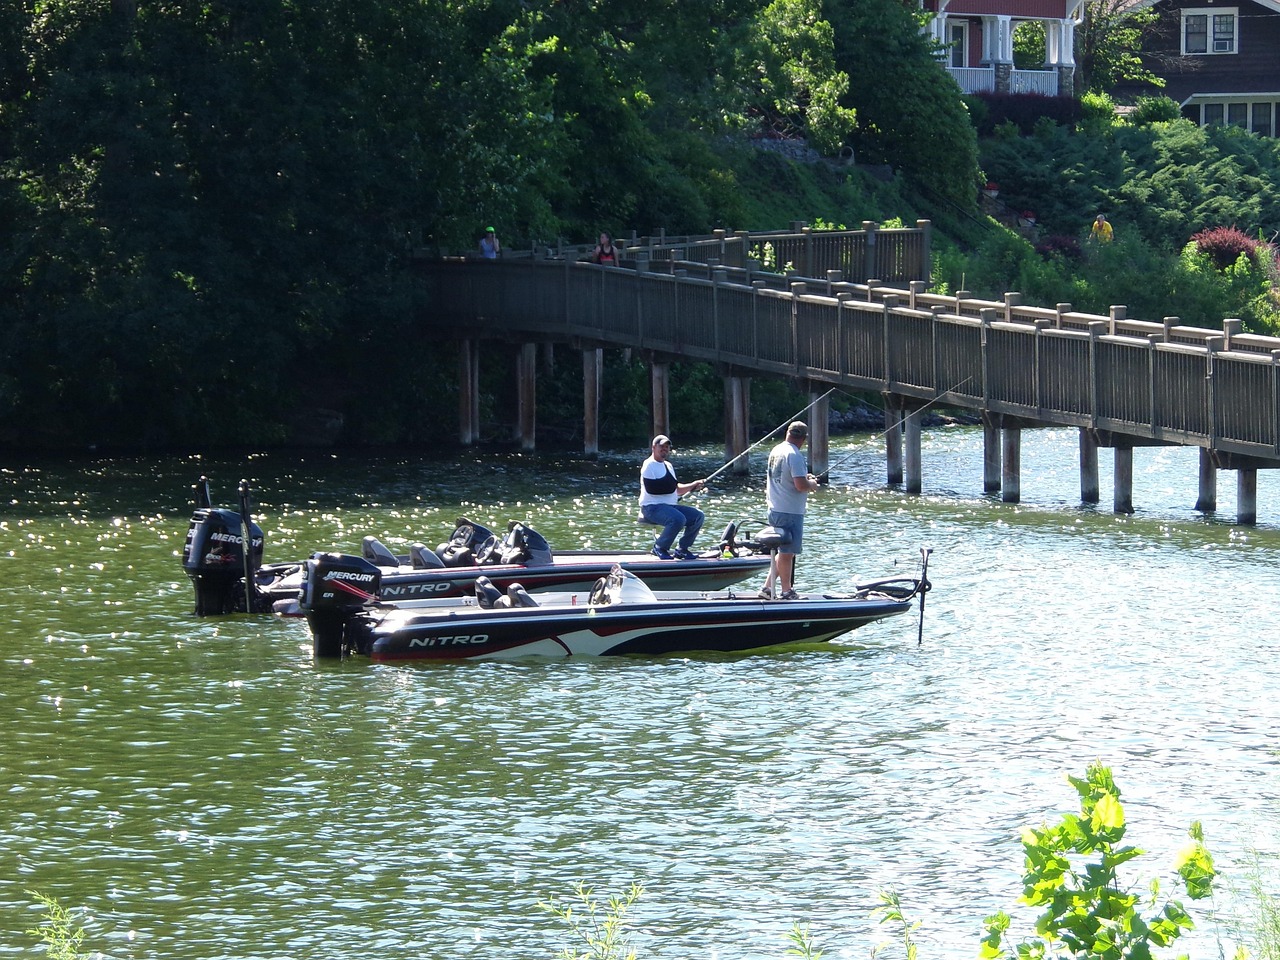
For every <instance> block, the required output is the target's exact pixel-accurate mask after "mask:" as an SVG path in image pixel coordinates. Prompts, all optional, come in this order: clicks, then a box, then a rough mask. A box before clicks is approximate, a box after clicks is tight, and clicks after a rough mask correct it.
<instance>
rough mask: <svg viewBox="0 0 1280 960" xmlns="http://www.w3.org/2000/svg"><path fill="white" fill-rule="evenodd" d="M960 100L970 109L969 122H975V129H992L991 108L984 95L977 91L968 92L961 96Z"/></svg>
mask: <svg viewBox="0 0 1280 960" xmlns="http://www.w3.org/2000/svg"><path fill="white" fill-rule="evenodd" d="M960 102H961V103H963V104H964V107H965V109H966V110H968V111H969V122H970V123H972V124H973V128H974V129H975V130H979V131H981V130H990V129H991V110H990V109H989V108H988V107H987V102H986V101H985V100H983V99H982V97H980V96H978V95H977V94H976V93H966V94H965V95H964V96H962V97H961V98H960Z"/></svg>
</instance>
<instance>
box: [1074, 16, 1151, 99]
mask: <svg viewBox="0 0 1280 960" xmlns="http://www.w3.org/2000/svg"><path fill="white" fill-rule="evenodd" d="M1157 24H1158V18H1157V14H1156V9H1155V7H1154V6H1146V7H1143V6H1137V7H1135V6H1134V4H1133V3H1132V0H1086V2H1085V5H1084V20H1083V22H1082V23H1081V24H1080V25H1079V26H1078V27H1077V28H1076V31H1075V38H1076V42H1075V54H1076V84H1077V93H1080V92H1082V91H1085V90H1094V91H1099V92H1105V91H1108V90H1110V89H1111V88H1112V87H1114V86H1115V85H1116V84H1118V83H1120V82H1122V81H1132V82H1137V83H1147V84H1151V85H1152V86H1155V87H1163V86H1164V80H1162V79H1161V78H1160V77H1157V76H1156V75H1155V74H1154V73H1152V72H1151V71H1150V70H1149V69H1148V68H1147V67H1146V66H1145V65H1144V63H1143V61H1142V58H1141V56H1140V55H1139V54H1140V51H1141V50H1142V42H1143V39H1144V38H1145V37H1146V36H1147V35H1149V34H1150V33H1151V32H1152V31H1153V30H1154V29H1156V26H1157Z"/></svg>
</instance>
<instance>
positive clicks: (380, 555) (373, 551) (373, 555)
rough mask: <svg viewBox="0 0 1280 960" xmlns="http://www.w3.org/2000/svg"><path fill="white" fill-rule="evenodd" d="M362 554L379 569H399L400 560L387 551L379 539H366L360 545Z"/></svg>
mask: <svg viewBox="0 0 1280 960" xmlns="http://www.w3.org/2000/svg"><path fill="white" fill-rule="evenodd" d="M360 552H361V553H362V554H363V555H364V558H365V559H366V560H368V561H369V562H370V563H372V564H373V565H374V566H378V567H398V566H400V558H399V557H397V556H396V555H395V554H394V553H392V552H391V551H390V550H388V549H387V547H386V544H384V543H383V542H382V541H381V540H379V539H378V538H377V537H365V538H364V540H362V541H361V544H360Z"/></svg>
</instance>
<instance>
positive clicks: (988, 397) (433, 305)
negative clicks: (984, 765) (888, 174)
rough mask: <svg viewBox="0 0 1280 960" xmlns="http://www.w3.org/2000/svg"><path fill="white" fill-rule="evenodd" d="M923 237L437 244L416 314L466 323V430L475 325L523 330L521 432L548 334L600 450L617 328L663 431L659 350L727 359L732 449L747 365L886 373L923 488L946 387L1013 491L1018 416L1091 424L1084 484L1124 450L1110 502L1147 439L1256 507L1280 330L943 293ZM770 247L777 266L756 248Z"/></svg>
mask: <svg viewBox="0 0 1280 960" xmlns="http://www.w3.org/2000/svg"><path fill="white" fill-rule="evenodd" d="M859 234H861V235H860V236H859ZM928 238H929V231H928V224H927V223H925V222H922V223H920V224H918V225H917V227H916V228H913V229H910V230H901V231H893V230H876V229H875V226H874V225H864V230H863V231H846V232H843V233H841V234H839V235H836V234H831V233H827V234H824V233H820V232H816V231H808V230H804V231H799V232H790V233H786V234H777V235H771V239H768V240H765V239H761V235H741V234H725V233H723V232H721V233H720V234H718V235H717V236H715V237H711V238H702V239H700V240H696V241H692V240H691V241H685V245H683V246H681V245H679V241H677V242H676V243H675V244H672V245H665V246H664V245H663V244H654V243H653V242H651V241H650V242H646V243H641V244H637V245H636V246H632V247H630V248H628V251H627V253H628V257H629V259H628V260H626V261H624V264H623V266H621V267H599V266H595V265H593V264H588V263H583V262H579V261H577V260H575V259H571V258H566V257H556V258H545V257H538V256H526V257H523V258H511V259H506V260H503V261H499V262H492V261H490V262H485V263H479V262H476V261H473V260H449V259H437V260H424V261H422V262H421V263H420V264H419V268H420V270H421V274H422V277H423V278H424V280H425V282H426V284H427V286H428V295H427V299H426V303H427V304H429V307H428V308H427V309H425V310H424V311H423V316H422V319H423V322H424V323H428V324H430V325H431V326H432V327H433V328H434V329H436V330H437V331H440V332H442V333H443V332H445V331H451V333H449V334H447V335H449V336H451V337H453V338H454V339H458V340H460V341H461V348H460V374H461V383H462V386H463V390H462V395H463V402H462V406H461V417H462V424H463V425H462V430H461V435H462V439H463V441H464V442H470V441H472V440H474V439H475V431H476V428H477V424H476V423H475V420H474V419H473V418H472V416H471V413H472V411H473V410H474V408H475V406H476V404H475V401H474V399H473V398H472V395H473V393H474V390H475V389H476V388H475V383H476V378H477V377H476V375H477V366H476V365H477V364H478V351H477V350H476V348H475V345H474V342H475V340H476V339H477V338H501V339H503V340H506V341H508V342H517V343H520V344H523V346H522V347H521V352H520V354H519V362H518V368H519V370H520V379H521V388H520V407H521V410H520V438H521V442H522V443H524V444H525V445H526V446H527V447H530V448H531V447H532V445H533V432H534V419H533V397H534V393H533V391H534V386H533V380H534V378H535V376H536V374H535V367H536V365H535V363H534V359H535V358H536V345H537V343H538V342H539V341H549V342H566V343H571V344H573V345H574V346H576V347H578V348H579V349H581V350H582V351H583V370H584V398H585V403H584V407H585V411H586V412H585V416H584V427H585V429H584V437H585V438H586V445H587V449H588V451H589V452H591V451H592V450H593V444H594V443H595V436H594V431H595V426H594V422H595V411H594V409H593V404H598V397H599V382H598V381H599V370H600V368H601V364H600V351H601V350H602V349H603V348H605V347H622V348H628V349H633V350H639V351H642V352H643V354H644V355H645V356H646V357H647V358H649V360H650V362H651V364H652V366H653V369H654V427H655V429H654V432H655V433H657V432H669V430H668V427H669V424H668V423H667V419H666V418H667V411H666V383H665V365H666V364H667V363H669V362H670V361H671V360H672V359H684V360H700V361H706V362H709V363H712V364H715V365H717V367H718V369H720V370H721V372H722V373H723V375H724V378H725V390H726V400H725V404H726V452H727V454H728V455H729V456H735V455H737V454H738V453H740V452H741V451H742V450H743V449H745V448H746V446H747V445H748V439H747V435H746V431H747V427H748V424H749V421H748V419H747V407H748V405H749V380H750V378H751V377H753V376H771V377H784V378H789V379H792V380H795V381H797V382H800V383H801V384H804V385H806V387H807V388H808V389H809V390H810V391H811V393H812V395H813V396H814V397H815V398H817V397H818V396H819V395H820V394H824V396H825V393H824V392H825V391H827V390H828V388H830V387H833V386H834V387H840V388H843V389H845V390H848V391H861V392H876V393H880V394H881V395H882V396H883V398H884V402H885V406H886V408H887V410H888V413H887V416H886V431H885V439H886V448H887V458H888V479H889V482H891V483H901V484H903V486H904V487H905V489H906V490H908V491H914V492H918V491H919V490H920V482H921V464H920V454H919V429H920V421H921V419H922V415H921V411H922V408H923V407H925V406H933V405H943V406H947V407H952V408H965V409H970V410H973V411H976V412H977V413H978V414H979V415H980V416H981V418H982V422H983V424H984V427H985V436H986V444H985V448H984V449H985V456H984V478H983V483H984V489H985V490H986V491H988V492H993V491H1000V492H1001V494H1002V496H1003V498H1004V499H1005V500H1008V501H1011V502H1016V501H1017V500H1018V499H1019V497H1020V488H1019V483H1020V481H1019V459H1020V437H1021V431H1022V430H1023V429H1024V428H1028V427H1036V426H1045V425H1057V426H1071V427H1076V428H1079V430H1080V473H1081V498H1082V500H1084V501H1085V502H1096V501H1097V500H1098V487H1099V485H1098V467H1097V451H1098V448H1100V447H1103V448H1111V449H1113V450H1114V451H1115V478H1114V479H1115V483H1114V496H1115V502H1114V507H1115V509H1116V510H1117V511H1120V512H1129V511H1132V509H1133V506H1132V474H1133V459H1132V458H1133V450H1134V448H1136V447H1142V446H1147V445H1157V444H1182V445H1190V446H1196V447H1198V448H1200V451H1201V457H1200V497H1199V501H1198V502H1197V504H1196V508H1197V509H1199V510H1204V511H1213V510H1214V509H1216V503H1217V493H1216V491H1217V487H1216V484H1217V472H1218V471H1219V470H1224V469H1226V470H1234V471H1236V472H1237V520H1238V521H1239V522H1241V523H1252V522H1254V521H1255V519H1256V491H1257V470H1259V469H1269V468H1275V467H1280V340H1278V339H1274V338H1268V337H1260V336H1254V335H1249V334H1245V333H1243V332H1242V330H1241V323H1240V321H1239V320H1233V319H1227V320H1225V321H1223V323H1222V327H1221V329H1218V330H1214V329H1206V328H1204V327H1199V326H1189V325H1184V324H1183V323H1181V322H1180V321H1179V320H1178V318H1175V317H1167V318H1162V319H1161V320H1159V321H1154V322H1153V321H1147V320H1139V319H1134V318H1130V317H1128V316H1127V313H1126V310H1125V308H1124V307H1121V306H1115V307H1112V308H1111V311H1110V313H1109V315H1108V316H1105V317H1103V316H1097V315H1091V314H1084V313H1078V312H1075V311H1073V310H1072V308H1071V305H1070V304H1065V303H1061V304H1056V305H1054V306H1053V307H1036V306H1030V305H1025V304H1023V303H1021V298H1020V297H1019V295H1018V294H1016V293H1008V294H1006V295H1005V296H1004V298H1003V300H1001V301H985V300H979V299H975V298H972V297H971V296H969V295H967V294H965V293H960V294H958V295H956V296H941V295H937V294H931V293H929V292H928V289H927V283H926V281H925V276H927V269H928V263H929V259H928ZM766 244H767V246H766ZM762 253H764V254H765V255H767V256H768V257H769V258H771V260H770V261H769V263H768V264H767V265H768V266H770V267H772V269H769V270H766V269H764V267H763V266H762V265H761V259H760V256H761V254H762ZM691 254H692V255H691ZM780 258H781V259H780ZM796 264H802V265H803V266H805V267H806V268H807V269H805V270H803V271H801V270H800V269H797V268H796ZM851 278H853V279H851ZM825 403H826V401H825V399H823V400H822V401H821V402H820V403H819V405H818V407H816V408H815V412H814V414H813V415H812V417H811V422H813V423H814V426H815V427H816V428H817V430H816V433H815V436H814V438H813V444H812V449H811V454H810V455H811V457H812V458H813V463H814V469H815V472H818V473H821V472H822V470H823V469H825V467H826V456H827V449H826V441H827V437H826V433H825V413H826V406H825ZM819 421H821V422H819Z"/></svg>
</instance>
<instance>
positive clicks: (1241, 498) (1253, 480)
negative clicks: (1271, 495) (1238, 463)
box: [1236, 467, 1258, 526]
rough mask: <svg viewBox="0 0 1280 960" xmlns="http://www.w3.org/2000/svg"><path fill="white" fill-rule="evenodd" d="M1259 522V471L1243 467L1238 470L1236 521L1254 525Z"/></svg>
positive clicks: (1244, 524)
mask: <svg viewBox="0 0 1280 960" xmlns="http://www.w3.org/2000/svg"><path fill="white" fill-rule="evenodd" d="M1257 522H1258V471H1257V470H1256V469H1254V468H1253V467H1241V468H1240V469H1239V470H1237V471H1236V523H1238V524H1241V525H1243V526H1253V525H1254V524H1255V523H1257Z"/></svg>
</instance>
